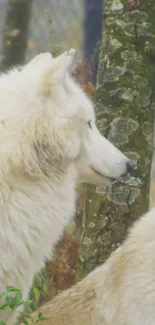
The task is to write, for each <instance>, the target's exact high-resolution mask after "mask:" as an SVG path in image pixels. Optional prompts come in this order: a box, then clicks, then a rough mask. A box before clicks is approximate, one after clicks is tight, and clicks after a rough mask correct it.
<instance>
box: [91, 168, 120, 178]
mask: <svg viewBox="0 0 155 325" xmlns="http://www.w3.org/2000/svg"><path fill="white" fill-rule="evenodd" d="M91 169H92V170H93V172H94V173H95V174H97V175H99V176H101V177H104V178H107V179H109V180H110V181H111V182H115V181H117V180H118V178H114V177H108V176H106V175H103V174H102V173H100V172H99V171H98V170H96V169H95V168H94V167H92V166H91Z"/></svg>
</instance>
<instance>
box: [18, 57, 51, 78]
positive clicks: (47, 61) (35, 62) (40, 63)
mask: <svg viewBox="0 0 155 325" xmlns="http://www.w3.org/2000/svg"><path fill="white" fill-rule="evenodd" d="M52 59H53V57H52V54H51V53H49V52H46V53H40V54H38V55H36V56H35V57H34V58H33V59H32V60H31V61H30V62H29V63H28V64H27V65H26V66H25V67H24V69H23V72H25V73H29V72H30V73H31V76H32V69H33V71H34V74H35V73H40V74H44V72H45V71H47V70H48V71H49V69H50V68H51V66H52Z"/></svg>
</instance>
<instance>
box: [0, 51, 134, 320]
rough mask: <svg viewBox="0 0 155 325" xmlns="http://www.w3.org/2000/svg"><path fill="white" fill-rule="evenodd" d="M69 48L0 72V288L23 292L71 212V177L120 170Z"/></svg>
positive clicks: (98, 179) (122, 165)
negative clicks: (80, 82) (73, 68)
mask: <svg viewBox="0 0 155 325" xmlns="http://www.w3.org/2000/svg"><path fill="white" fill-rule="evenodd" d="M74 54H75V51H74V50H70V51H69V52H66V53H63V54H62V55H60V56H59V57H57V58H55V59H53V58H52V56H51V55H50V54H49V53H44V54H40V55H38V56H36V57H35V58H34V59H33V60H32V61H31V62H30V63H29V64H27V65H26V66H25V67H23V68H22V69H21V71H19V70H18V69H14V70H12V71H10V72H8V73H7V74H4V75H1V77H0V187H1V190H0V291H2V290H4V289H5V287H6V286H8V285H14V286H16V287H19V288H21V289H22V290H23V293H24V297H26V296H27V294H28V291H29V289H30V288H31V285H32V281H33V277H34V275H35V274H36V272H38V271H39V269H40V267H41V266H42V264H43V262H44V261H45V260H46V259H47V258H48V257H49V256H51V251H53V248H54V246H55V244H56V243H57V241H58V240H59V239H60V237H61V235H62V233H63V230H64V228H65V226H66V225H67V223H68V222H69V221H70V220H71V218H72V217H73V216H74V212H75V187H76V185H77V182H78V181H79V182H90V183H93V184H101V183H103V182H104V181H105V179H108V178H109V177H113V178H119V177H120V175H122V174H124V173H126V163H127V162H128V159H127V158H126V157H125V156H124V155H123V154H122V153H121V152H120V151H119V150H117V149H116V148H115V147H114V146H113V145H112V144H110V143H109V142H108V141H107V140H106V139H105V138H104V137H102V136H101V134H100V133H99V131H98V130H97V128H96V126H95V116H94V109H93V105H92V103H91V101H90V100H89V99H88V98H87V96H86V95H85V94H84V93H83V92H82V90H81V89H80V88H79V87H78V86H77V85H76V84H75V82H74V81H73V80H72V79H71V77H70V76H69V74H68V70H69V69H70V68H71V65H72V63H73V58H74ZM88 121H90V122H91V128H90V127H89V125H88ZM92 168H93V169H95V170H96V171H97V173H95V172H94V171H93V170H92ZM98 173H100V174H98ZM8 315H9V312H8V310H7V312H5V313H3V312H2V311H0V321H1V320H7V319H8ZM15 317H16V316H15ZM12 322H13V318H12V315H11V318H10V320H8V323H12Z"/></svg>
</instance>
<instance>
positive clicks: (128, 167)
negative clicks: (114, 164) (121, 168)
mask: <svg viewBox="0 0 155 325" xmlns="http://www.w3.org/2000/svg"><path fill="white" fill-rule="evenodd" d="M126 170H127V173H130V174H131V175H132V176H135V177H138V168H137V167H135V166H134V165H133V163H132V162H131V161H127V163H126Z"/></svg>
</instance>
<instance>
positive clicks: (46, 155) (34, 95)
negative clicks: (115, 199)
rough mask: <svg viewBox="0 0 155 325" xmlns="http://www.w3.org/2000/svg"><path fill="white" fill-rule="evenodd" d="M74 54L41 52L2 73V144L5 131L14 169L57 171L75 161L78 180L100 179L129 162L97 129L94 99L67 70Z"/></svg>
mask: <svg viewBox="0 0 155 325" xmlns="http://www.w3.org/2000/svg"><path fill="white" fill-rule="evenodd" d="M74 57H75V50H70V51H68V52H65V53H63V54H61V55H60V56H58V57H56V58H53V57H52V55H51V54H50V53H44V54H40V55H37V56H36V57H35V58H34V59H33V60H32V61H30V62H29V63H28V64H27V65H25V66H24V67H23V68H22V69H21V71H17V70H14V71H12V72H9V73H8V74H7V75H4V76H2V77H1V79H0V86H1V88H2V90H4V92H3V95H2V96H1V97H3V101H2V102H3V103H4V101H6V98H5V95H7V97H11V99H10V98H9V99H8V100H7V103H5V106H7V108H6V109H4V110H2V112H0V121H1V131H2V132H3V135H4V137H3V138H4V141H3V145H5V139H6V138H5V136H6V135H7V139H6V141H7V143H9V147H11V148H12V151H11V154H10V153H9V150H7V154H8V159H9V161H11V164H12V168H14V169H15V170H16V172H17V171H20V172H21V171H22V172H25V173H28V174H30V175H31V176H35V175H37V176H39V175H40V176H41V175H50V173H53V172H54V173H57V174H61V173H64V172H65V170H66V169H68V168H70V166H74V168H75V170H76V173H77V176H78V181H79V182H82V183H83V182H87V183H92V184H102V183H104V181H105V179H117V178H119V177H120V176H121V175H123V174H125V173H126V172H127V171H128V170H129V169H131V168H132V165H131V163H130V161H129V159H128V158H127V157H126V156H124V155H123V153H121V152H120V151H119V150H118V149H117V148H115V147H114V146H113V145H112V144H111V143H110V142H109V141H108V140H107V139H105V138H104V137H103V136H102V135H101V134H100V133H99V131H98V129H97V127H96V124H95V113H94V107H93V104H92V102H91V100H90V99H89V98H88V97H87V96H86V95H85V94H84V92H83V91H82V90H81V88H80V87H79V86H78V85H77V84H76V83H75V81H74V80H73V78H72V77H71V75H70V71H71V68H72V65H73V62H74ZM4 108H5V107H4ZM6 121H7V122H8V123H9V137H8V131H6V127H4V126H5V123H6ZM2 122H3V123H2ZM0 142H1V141H0ZM7 146H8V145H7ZM9 155H10V157H9Z"/></svg>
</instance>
